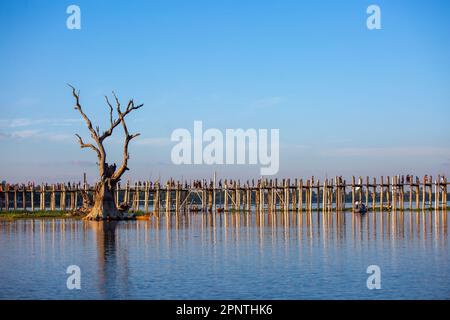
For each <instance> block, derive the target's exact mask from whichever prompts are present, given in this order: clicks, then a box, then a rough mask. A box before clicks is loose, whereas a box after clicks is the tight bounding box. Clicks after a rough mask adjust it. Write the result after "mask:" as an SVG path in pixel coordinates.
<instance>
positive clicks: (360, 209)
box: [355, 201, 366, 213]
mask: <svg viewBox="0 0 450 320" xmlns="http://www.w3.org/2000/svg"><path fill="white" fill-rule="evenodd" d="M355 212H361V213H364V212H366V206H365V205H364V204H363V203H359V201H356V202H355Z"/></svg>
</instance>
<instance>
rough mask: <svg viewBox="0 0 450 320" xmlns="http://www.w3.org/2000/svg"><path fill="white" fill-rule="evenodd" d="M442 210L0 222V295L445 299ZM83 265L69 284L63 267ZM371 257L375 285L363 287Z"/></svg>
mask: <svg viewBox="0 0 450 320" xmlns="http://www.w3.org/2000/svg"><path fill="white" fill-rule="evenodd" d="M447 215H448V214H447V213H446V212H434V211H433V212H431V211H430V212H403V213H401V212H397V213H381V212H374V213H372V212H370V213H368V214H366V215H364V216H359V215H354V214H352V213H350V212H345V213H339V214H337V213H335V212H333V213H322V212H319V213H317V212H313V213H301V214H298V213H277V214H276V215H274V214H269V213H265V214H260V213H238V214H236V213H228V214H223V213H217V214H214V215H213V214H200V213H193V214H178V215H175V214H172V215H171V216H166V215H165V214H162V215H161V216H160V218H155V217H154V218H152V220H150V221H131V222H118V223H101V222H85V221H79V220H62V219H36V220H31V219H29V220H16V221H6V220H2V221H0V298H1V299H449V298H450V259H449V258H450V255H449V238H448V219H447ZM70 265H77V266H79V267H80V270H81V289H80V290H69V289H67V285H66V281H67V278H68V277H69V274H67V273H66V269H67V267H68V266H70ZM369 265H378V266H379V267H380V270H381V289H379V290H376V289H375V290H369V289H368V288H367V285H366V281H367V278H368V277H369V276H370V274H367V273H366V271H367V267H368V266H369Z"/></svg>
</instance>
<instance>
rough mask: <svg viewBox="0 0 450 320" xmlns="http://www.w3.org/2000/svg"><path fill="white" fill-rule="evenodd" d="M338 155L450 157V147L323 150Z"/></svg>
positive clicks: (323, 153)
mask: <svg viewBox="0 0 450 320" xmlns="http://www.w3.org/2000/svg"><path fill="white" fill-rule="evenodd" d="M321 154H322V155H325V156H337V157H358V156H360V157H450V148H443V147H387V148H386V147H384V148H382V147H379V148H375V147H372V148H370V147H369V148H354V147H350V148H332V149H327V150H323V151H322V152H321Z"/></svg>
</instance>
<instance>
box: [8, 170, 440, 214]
mask: <svg viewBox="0 0 450 320" xmlns="http://www.w3.org/2000/svg"><path fill="white" fill-rule="evenodd" d="M448 184H449V183H448V182H447V178H446V177H445V176H438V177H436V178H435V179H434V180H433V177H432V176H428V175H426V176H424V177H422V178H419V177H414V176H411V175H406V176H404V175H401V176H400V175H398V176H394V177H380V179H378V180H377V179H376V178H369V177H365V179H364V178H362V177H359V178H357V179H356V178H355V177H352V179H351V181H350V182H347V181H346V180H344V179H342V178H341V177H334V178H331V179H325V180H324V181H322V182H320V181H319V180H318V179H315V178H314V177H311V178H308V179H282V180H278V179H271V180H268V179H260V180H257V181H254V180H252V181H246V182H245V183H242V184H241V181H240V180H224V181H223V182H222V181H219V182H218V183H217V182H216V181H215V179H211V180H209V181H207V180H196V181H190V182H187V181H184V182H180V181H174V180H172V179H170V180H169V181H167V182H165V183H160V182H159V181H155V182H151V181H144V182H142V181H141V182H136V183H134V184H131V183H130V182H127V183H126V184H125V185H119V186H118V188H117V190H116V192H115V197H116V202H117V203H126V204H128V205H129V206H130V208H131V210H132V211H135V212H136V211H143V212H145V213H149V212H153V213H155V214H160V213H161V212H166V213H169V212H172V211H175V212H189V211H201V212H212V211H225V212H227V211H252V210H254V211H264V210H268V211H278V210H282V211H300V212H301V211H311V210H323V211H333V210H335V211H340V210H350V209H352V208H354V205H355V202H356V201H359V202H360V203H364V204H365V205H366V207H367V208H368V209H369V210H376V209H379V210H394V211H395V210H429V209H435V210H441V209H443V210H446V209H447V188H448ZM94 190H95V186H89V185H88V184H87V183H83V184H82V183H67V184H66V183H60V184H52V185H49V184H40V185H35V184H34V183H28V184H8V183H6V184H3V185H0V210H1V211H3V212H5V211H11V210H14V211H18V210H19V211H21V210H24V211H25V210H27V211H36V210H39V211H45V210H50V211H53V210H61V211H71V210H75V209H76V208H78V207H79V206H81V205H82V203H83V199H82V194H92V192H94Z"/></svg>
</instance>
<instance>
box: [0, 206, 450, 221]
mask: <svg viewBox="0 0 450 320" xmlns="http://www.w3.org/2000/svg"><path fill="white" fill-rule="evenodd" d="M443 210H444V211H445V210H450V207H447V208H446V209H445V208H441V209H440V211H443ZM351 211H352V208H345V209H343V210H341V212H351ZM379 211H380V210H379V209H378V208H376V209H375V210H373V209H369V212H379ZM383 211H386V212H393V210H392V209H391V210H387V209H386V210H383ZM422 211H424V212H432V211H434V208H426V209H424V210H422V209H421V208H413V209H403V210H400V209H397V210H396V212H422ZM238 212H241V213H245V212H247V211H245V210H241V211H237V210H229V211H228V213H238ZM277 212H283V210H277ZM290 212H293V211H290ZM311 212H319V213H320V212H322V209H319V210H317V209H312V210H311ZM332 212H335V210H332ZM199 213H200V212H199ZM222 213H223V212H220V214H222ZM134 214H135V215H136V216H137V217H139V216H145V215H148V214H146V213H145V212H143V211H137V212H134ZM208 214H209V212H208ZM150 215H152V213H150ZM45 218H61V219H82V216H76V215H73V214H71V212H70V211H59V210H55V211H51V210H44V211H42V210H38V211H24V210H10V211H0V220H16V219H45Z"/></svg>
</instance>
